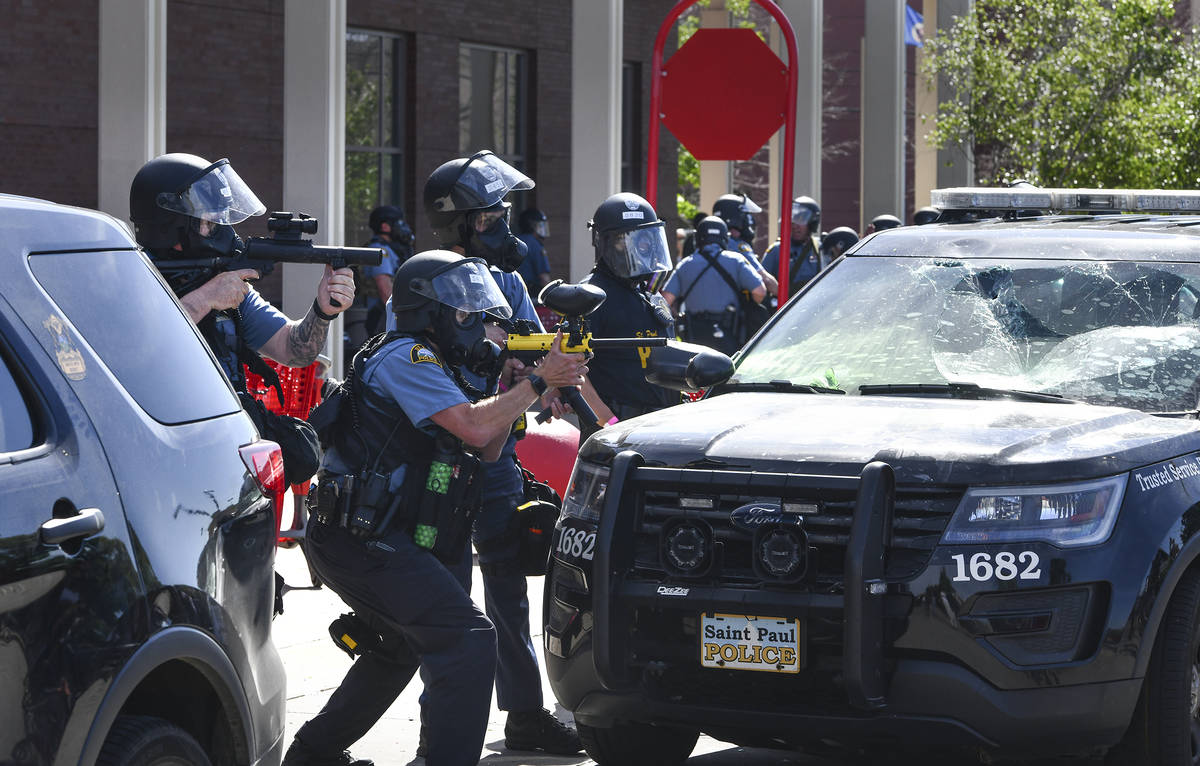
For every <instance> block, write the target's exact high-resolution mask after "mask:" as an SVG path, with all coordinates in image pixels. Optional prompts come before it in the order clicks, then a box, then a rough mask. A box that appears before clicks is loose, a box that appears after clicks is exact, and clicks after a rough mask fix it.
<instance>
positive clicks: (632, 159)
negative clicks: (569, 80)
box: [621, 61, 644, 194]
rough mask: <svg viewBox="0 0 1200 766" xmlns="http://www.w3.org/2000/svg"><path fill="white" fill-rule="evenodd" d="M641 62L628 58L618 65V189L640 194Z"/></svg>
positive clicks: (641, 180)
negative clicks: (619, 147)
mask: <svg viewBox="0 0 1200 766" xmlns="http://www.w3.org/2000/svg"><path fill="white" fill-rule="evenodd" d="M643 179H644V176H643V174H642V65H641V64H639V63H637V62H633V61H627V62H625V65H624V66H623V67H621V191H627V192H633V193H635V194H641V193H642V189H643Z"/></svg>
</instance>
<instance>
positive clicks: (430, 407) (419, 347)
mask: <svg viewBox="0 0 1200 766" xmlns="http://www.w3.org/2000/svg"><path fill="white" fill-rule="evenodd" d="M354 385H355V386H356V387H357V386H364V387H367V388H371V389H372V390H374V391H375V392H376V393H378V394H382V397H383V398H384V399H385V400H389V401H391V402H393V403H394V404H395V405H396V406H398V407H399V408H400V409H401V410H403V411H404V414H405V415H406V416H408V419H409V420H410V421H411V422H412V423H413V425H415V426H416V427H417V428H419V429H421V430H423V431H426V432H428V433H433V429H434V423H433V420H432V418H433V416H434V415H435V414H437V413H439V412H441V411H442V410H445V409H448V408H450V407H453V406H455V405H457V404H463V403H468V402H469V400H468V399H467V395H466V394H464V393H463V392H462V390H461V389H460V388H459V387H458V385H457V384H456V383H455V382H454V378H453V377H452V376H451V373H450V371H449V370H447V369H446V367H445V365H444V363H443V361H442V359H441V357H440V356H438V354H437V353H436V352H435V351H434V350H433V349H431V348H429V347H428V345H426V344H425V343H424V342H423V341H421V340H419V339H417V338H409V337H400V338H397V339H396V340H394V341H392V342H390V343H388V344H387V345H385V346H384V347H383V348H381V349H379V350H378V351H376V352H375V353H374V354H372V355H371V357H370V358H369V359H368V360H367V363H366V364H365V365H363V369H362V370H360V371H359V372H358V377H357V378H356V380H355V382H354ZM360 401H361V400H360ZM363 406H364V407H365V410H366V411H365V412H363V413H360V417H363V418H377V419H379V418H382V419H394V417H395V414H394V412H385V411H383V410H381V409H380V408H378V407H376V406H375V405H374V404H373V403H372V402H370V401H365V402H363ZM321 468H322V469H323V470H326V471H330V472H333V473H341V474H345V473H354V472H356V471H357V470H358V468H357V467H356V466H348V465H346V464H345V462H343V460H342V459H341V456H340V455H339V454H338V450H337V448H336V447H334V448H331V449H329V450H327V451H326V452H325V456H324V458H323V459H322V460H321ZM403 481H404V468H403V466H402V467H400V468H398V469H397V470H396V471H395V472H393V474H392V479H391V482H390V489H391V491H393V492H395V491H398V490H399V489H400V485H401V484H402V483H403Z"/></svg>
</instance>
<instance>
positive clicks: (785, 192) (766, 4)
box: [646, 0, 800, 306]
mask: <svg viewBox="0 0 1200 766" xmlns="http://www.w3.org/2000/svg"><path fill="white" fill-rule="evenodd" d="M697 2H698V0H681V1H680V2H679V3H677V4H676V5H675V7H674V8H672V9H671V12H670V13H668V14H667V18H666V20H664V21H663V23H662V26H661V27H659V28H658V36H657V37H655V38H654V57H653V58H652V59H651V64H650V67H651V71H652V73H653V77H652V78H651V80H650V145H649V147H647V152H646V160H647V165H649V167H647V168H646V198H647V199H648V200H650V203H651V204H655V198H656V197H657V196H658V124H659V122H661V121H662V117H663V116H662V113H661V112H660V111H659V110H660V108H661V103H662V78H663V76H664V75H665V72H664V71H663V49H664V48H665V47H666V43H667V34H668V33H669V32H670V31H671V27H672V26H674V25H675V22H676V21H677V20H678V19H679V17H680V16H682V15H683V12H684V11H686V10H687V9H688V8H690V7H691V6H693V5H695V4H696V3H697ZM754 2H756V3H758V4H759V5H760V6H762V7H763V9H765V10H766V11H767V12H768V13H770V14H771V16H772V17H774V19H775V23H776V24H778V25H779V29H780V31H781V32H783V39H784V41H785V42H786V43H787V50H788V68H787V113H786V114H785V115H784V122H783V126H784V127H783V179H782V180H783V182H782V185H781V188H780V195H781V200H780V204H779V274H778V277H779V305H780V306H782V305H783V304H784V303H786V302H787V299H788V267H789V266H790V265H791V257H790V254H791V247H792V244H791V239H792V181H793V178H792V172H793V164H794V159H795V154H796V84H797V83H798V82H799V74H798V73H797V72H796V65H797V61H798V59H799V57H800V51H799V48H797V47H796V33H795V31H794V30H793V29H792V24H791V22H789V21H788V19H787V16H786V15H785V14H784V12H783V11H782V10H780V8H779V6H778V5H776V4H775V3H774V2H773V0H754Z"/></svg>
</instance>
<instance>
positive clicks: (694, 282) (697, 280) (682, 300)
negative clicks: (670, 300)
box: [679, 250, 713, 306]
mask: <svg viewBox="0 0 1200 766" xmlns="http://www.w3.org/2000/svg"><path fill="white" fill-rule="evenodd" d="M694 252H695V253H700V251H699V250H696V251H694ZM700 254H701V255H704V254H703V253H700ZM712 267H713V262H712V261H709V262H708V265H707V266H705V267H704V268H703V269H701V270H700V273H699V274H697V275H696V278H695V279H693V280H692V283H691V284H690V285H688V288H687V289H686V290H684V291H683V295H680V296H679V305H680V306H682V305H684V304H685V303H687V297H688V296H689V295H691V294H692V289H693V288H694V287H695V286H696V285H698V284H700V277H702V276H704V274H705V273H706V272H707V271H708V270H709V269H711V268H712Z"/></svg>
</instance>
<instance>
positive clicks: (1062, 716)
mask: <svg viewBox="0 0 1200 766" xmlns="http://www.w3.org/2000/svg"><path fill="white" fill-rule="evenodd" d="M935 194H936V195H937V196H936V197H935V199H936V200H937V201H936V202H935V204H939V203H940V206H941V207H942V209H943V212H942V217H941V221H942V222H940V223H937V224H934V225H929V226H922V227H905V228H898V229H893V230H889V231H886V232H882V233H879V234H877V235H875V236H873V237H869V238H867V239H865V240H864V241H863V242H861V243H860V244H859V245H858V246H857V247H855V248H853V249H852V250H851V251H850V252H848V253H847V254H846V255H845V256H844V257H843V258H841V259H840V260H839V261H837V262H836V263H835V264H833V266H832V267H831V268H829V269H828V270H826V271H825V272H824V273H822V274H821V276H820V278H818V279H817V280H814V281H813V282H812V283H811V284H810V285H809V286H808V287H807V288H806V289H805V290H804V292H802V293H801V294H800V295H798V296H797V297H796V299H795V300H794V301H792V302H790V303H789V304H788V305H787V306H786V308H785V309H784V310H782V311H780V312H779V313H778V314H777V315H776V316H775V317H774V318H773V320H772V321H771V323H770V324H769V325H768V326H767V327H766V328H764V329H763V331H762V332H760V333H759V334H758V335H757V336H756V337H755V338H754V339H753V340H752V341H751V342H750V343H749V344H748V345H747V347H746V348H744V349H743V350H742V351H741V352H740V353H739V355H738V357H737V359H736V370H735V372H734V375H733V377H731V378H730V379H729V380H728V381H727V382H725V383H723V384H721V385H718V386H716V387H715V388H713V389H712V390H710V391H709V393H708V395H707V396H705V398H704V399H702V400H701V401H699V402H698V403H694V404H683V405H680V406H678V407H674V408H671V409H668V410H663V411H661V412H658V413H654V414H651V415H647V416H644V417H641V418H637V419H634V420H631V421H628V422H622V423H618V424H616V425H613V426H611V427H609V428H606V429H604V430H603V431H601V432H599V433H597V434H596V435H594V436H593V437H592V438H591V439H590V440H589V441H588V442H587V443H586V444H585V445H584V447H583V449H582V450H581V452H580V455H579V459H578V462H577V463H576V466H575V471H574V475H573V477H572V482H571V486H570V490H569V492H568V493H567V497H566V499H565V503H564V506H563V513H562V516H561V517H560V520H559V523H558V526H557V529H556V535H555V539H554V550H553V554H552V556H553V557H552V560H551V566H550V571H549V574H548V576H547V578H546V588H547V592H546V598H545V639H546V651H547V666H548V673H549V677H550V682H551V685H552V687H553V689H554V692H555V694H556V696H557V697H558V699H559V700H560V701H561V702H562V703H563V704H564V705H565V706H566V707H567V708H569V709H570V710H571V711H573V712H574V714H575V719H576V722H577V723H578V725H579V731H580V734H581V736H582V737H583V739H584V742H585V743H586V745H587V748H588V752H589V753H590V754H591V755H592V757H594V758H595V759H596V760H597V761H599V762H600V763H601V764H636V763H657V764H661V763H677V762H679V761H681V760H682V759H683V758H685V757H686V755H687V754H688V753H689V752H690V750H691V749H692V746H693V745H694V743H695V740H696V736H697V732H698V731H703V732H706V733H708V734H710V735H712V736H714V737H717V738H719V739H725V740H729V741H732V742H736V743H739V744H747V745H757V746H775V747H789V748H802V749H803V748H805V747H807V746H810V745H813V746H815V745H818V744H821V743H827V742H829V741H830V740H836V741H841V742H843V743H848V744H851V745H854V746H857V747H866V748H868V749H870V748H883V749H891V748H899V747H904V746H914V747H921V748H928V747H932V746H946V747H950V748H965V749H968V750H975V751H981V752H983V753H984V754H985V756H986V757H992V756H1000V757H1004V756H1007V755H1013V756H1025V755H1051V754H1062V753H1093V754H1094V753H1097V752H1103V751H1108V752H1109V755H1110V758H1111V759H1112V761H1111V762H1112V763H1115V764H1119V765H1120V766H1132V765H1133V764H1155V765H1156V766H1182V765H1183V764H1194V763H1196V762H1198V760H1197V759H1200V715H1198V710H1200V656H1198V647H1200V559H1198V556H1200V535H1198V534H1197V533H1198V532H1200V424H1198V423H1197V406H1198V402H1200V217H1196V216H1195V215H1193V216H1191V217H1184V216H1178V215H1147V214H1143V213H1139V214H1129V213H1128V212H1125V213H1123V214H1111V215H1110V214H1101V213H1109V212H1117V213H1120V212H1121V211H1130V210H1133V211H1154V212H1162V211H1171V210H1175V211H1178V210H1193V211H1194V210H1200V193H1196V192H1191V193H1173V192H1133V191H1125V192H1122V191H1104V192H1090V193H1089V192H1079V191H1072V190H1027V191H1024V192H1017V191H1012V190H1003V189H966V190H943V191H941V192H937V193H935ZM1042 209H1050V210H1057V211H1071V212H1073V213H1075V214H1071V215H1062V214H1056V215H1039V214H1037V211H1038V210H1042ZM1031 213H1032V215H1031ZM651 366H652V367H653V357H652V359H651Z"/></svg>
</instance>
